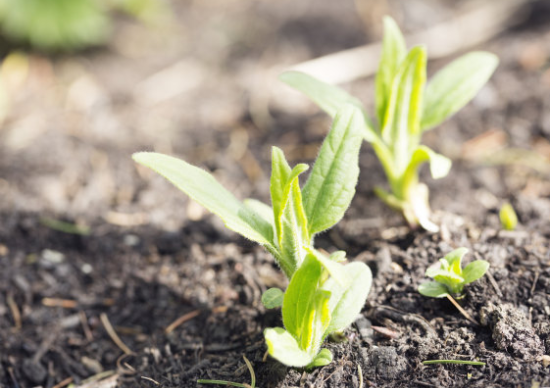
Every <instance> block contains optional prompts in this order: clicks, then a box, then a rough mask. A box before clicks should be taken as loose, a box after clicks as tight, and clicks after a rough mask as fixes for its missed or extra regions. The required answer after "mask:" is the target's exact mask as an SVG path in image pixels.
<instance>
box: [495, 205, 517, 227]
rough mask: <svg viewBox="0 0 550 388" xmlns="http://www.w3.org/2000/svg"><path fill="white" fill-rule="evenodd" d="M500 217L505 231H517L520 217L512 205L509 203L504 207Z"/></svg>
mask: <svg viewBox="0 0 550 388" xmlns="http://www.w3.org/2000/svg"><path fill="white" fill-rule="evenodd" d="M498 215H499V218H500V224H501V225H502V228H503V229H505V230H514V229H516V226H517V225H518V216H517V214H516V211H515V210H514V208H513V207H512V205H510V204H509V203H505V204H504V205H502V207H501V208H500V212H499V213H498Z"/></svg>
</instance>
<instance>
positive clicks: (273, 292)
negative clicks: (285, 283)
mask: <svg viewBox="0 0 550 388" xmlns="http://www.w3.org/2000/svg"><path fill="white" fill-rule="evenodd" d="M284 295H285V294H284V292H283V291H282V290H281V289H280V288H276V287H273V288H270V289H268V290H266V291H265V292H264V293H263V294H262V304H263V305H264V306H265V308H266V309H274V308H277V307H281V306H282V305H283V298H284Z"/></svg>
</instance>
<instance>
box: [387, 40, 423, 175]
mask: <svg viewBox="0 0 550 388" xmlns="http://www.w3.org/2000/svg"><path fill="white" fill-rule="evenodd" d="M425 82H426V50H425V49H424V47H420V46H418V47H414V48H413V49H412V50H411V51H410V52H409V54H408V55H407V57H406V58H405V60H404V61H403V63H402V64H401V66H400V68H399V70H398V71H397V74H396V76H395V78H394V80H393V85H392V90H391V95H390V99H389V101H388V108H387V109H386V117H385V121H384V127H383V128H382V138H383V139H384V142H385V143H386V144H388V145H389V146H390V148H391V152H392V154H393V158H394V168H395V169H396V172H395V173H394V175H395V176H399V175H400V174H401V173H403V172H404V170H405V168H406V167H407V165H408V164H409V160H410V157H411V153H412V151H413V149H411V146H412V145H414V144H415V143H417V142H418V138H419V136H420V117H421V116H420V115H421V113H422V111H421V108H422V95H423V90H424V84H425Z"/></svg>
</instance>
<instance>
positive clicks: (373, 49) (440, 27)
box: [291, 0, 528, 84]
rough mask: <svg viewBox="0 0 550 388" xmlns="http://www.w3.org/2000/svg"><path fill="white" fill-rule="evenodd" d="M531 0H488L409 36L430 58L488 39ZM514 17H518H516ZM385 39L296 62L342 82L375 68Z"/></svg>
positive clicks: (304, 69) (319, 75)
mask: <svg viewBox="0 0 550 388" xmlns="http://www.w3.org/2000/svg"><path fill="white" fill-rule="evenodd" d="M527 1H528V0H493V1H485V2H483V4H482V5H480V6H478V7H477V8H476V9H475V10H473V11H469V12H465V13H464V14H463V15H461V16H458V17H456V18H455V19H453V20H447V21H445V22H443V23H440V24H437V25H435V26H434V27H432V28H429V29H427V30H425V31H422V32H419V33H416V34H412V35H409V36H407V38H406V40H407V42H408V43H409V44H419V43H422V44H425V45H426V46H427V47H428V48H429V50H428V52H429V56H430V58H431V59H437V58H442V57H445V56H448V55H451V54H454V53H456V52H459V51H462V50H465V49H467V48H469V47H472V46H475V45H478V44H480V43H482V42H485V41H487V40H489V39H491V38H493V37H494V36H496V35H497V34H499V33H500V32H502V31H504V30H505V29H506V28H507V27H508V26H509V25H511V24H513V23H514V22H517V21H518V18H517V17H516V16H518V12H517V11H518V9H519V8H520V7H521V6H522V5H524V4H525V3H527ZM514 17H515V18H514ZM381 49H382V43H374V44H369V45H366V46H361V47H356V48H353V49H349V50H344V51H340V52H338V53H334V54H330V55H326V56H323V57H320V58H316V59H313V60H310V61H307V62H302V63H300V64H298V65H295V66H293V67H292V68H291V70H298V71H302V72H304V73H307V74H309V75H312V76H314V77H316V78H319V79H320V80H322V81H325V82H328V83H333V84H339V83H343V82H349V81H353V80H355V79H358V78H361V77H367V76H369V75H372V74H374V73H375V72H376V70H377V68H378V58H379V56H380V51H381Z"/></svg>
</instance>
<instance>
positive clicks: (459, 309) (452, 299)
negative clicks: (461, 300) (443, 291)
mask: <svg viewBox="0 0 550 388" xmlns="http://www.w3.org/2000/svg"><path fill="white" fill-rule="evenodd" d="M447 299H449V300H450V301H451V303H452V304H454V305H455V307H456V308H457V309H458V311H460V313H461V314H462V315H464V318H466V319H467V320H469V321H470V322H472V323H473V324H474V325H476V326H479V323H477V322H476V320H475V319H474V318H472V317H471V316H470V314H468V313H467V312H466V310H464V309H463V308H462V306H461V305H459V304H458V302H457V301H456V300H455V299H454V298H453V297H452V296H451V295H449V294H447Z"/></svg>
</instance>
